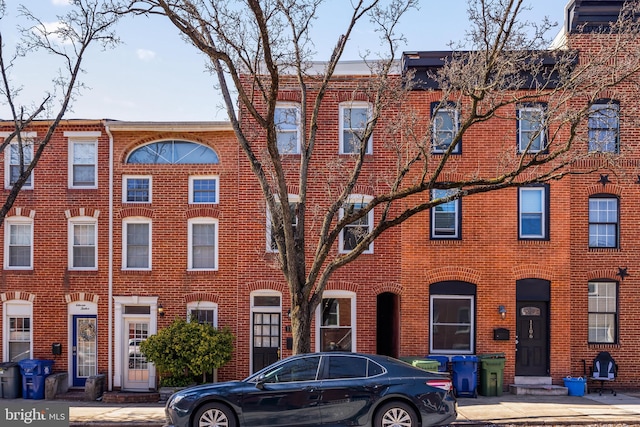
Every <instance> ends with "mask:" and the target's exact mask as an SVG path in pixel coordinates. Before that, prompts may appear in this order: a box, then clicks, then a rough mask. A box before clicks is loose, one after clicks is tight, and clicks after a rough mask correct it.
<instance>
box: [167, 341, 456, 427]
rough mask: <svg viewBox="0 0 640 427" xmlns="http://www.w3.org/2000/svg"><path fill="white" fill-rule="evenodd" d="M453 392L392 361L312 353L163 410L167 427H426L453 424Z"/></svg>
mask: <svg viewBox="0 0 640 427" xmlns="http://www.w3.org/2000/svg"><path fill="white" fill-rule="evenodd" d="M452 390H453V387H452V383H451V380H450V378H449V376H448V375H446V374H441V373H437V372H429V371H425V370H422V369H418V368H415V367H413V366H411V365H409V364H407V363H404V362H401V361H399V360H396V359H393V358H390V357H386V356H376V355H368V354H358V353H342V352H329V353H311V354H301V355H297V356H292V357H289V358H287V359H284V360H281V361H279V362H276V363H274V364H273V365H270V366H268V367H266V368H264V369H262V370H261V371H260V372H257V373H256V374H254V375H252V376H250V377H249V378H247V379H245V380H243V381H232V382H224V383H215V384H205V385H201V386H196V387H190V388H187V389H185V390H182V391H179V392H177V393H175V394H173V395H172V396H171V397H170V398H169V400H168V401H167V405H166V408H165V411H166V415H167V426H168V427H237V426H246V427H261V426H265V427H267V426H269V427H275V426H283V427H284V426H286V427H295V426H373V427H418V426H421V427H425V426H432V425H445V424H449V423H451V422H453V421H454V420H455V419H456V416H457V412H456V409H457V406H456V400H455V397H454V396H453V393H452Z"/></svg>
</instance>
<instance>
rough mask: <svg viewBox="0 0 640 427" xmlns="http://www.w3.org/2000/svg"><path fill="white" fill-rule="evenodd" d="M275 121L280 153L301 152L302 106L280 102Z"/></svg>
mask: <svg viewBox="0 0 640 427" xmlns="http://www.w3.org/2000/svg"><path fill="white" fill-rule="evenodd" d="M274 122H275V126H276V133H277V138H278V141H277V144H278V152H279V153H280V154H300V133H301V129H300V106H299V105H296V104H288V103H278V105H277V106H276V109H275V116H274Z"/></svg>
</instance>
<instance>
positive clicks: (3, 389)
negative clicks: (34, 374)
mask: <svg viewBox="0 0 640 427" xmlns="http://www.w3.org/2000/svg"><path fill="white" fill-rule="evenodd" d="M21 384H22V381H20V366H18V364H17V363H15V362H5V363H0V397H1V398H3V399H17V398H18V397H20V396H21V393H22V392H21V391H20V390H21Z"/></svg>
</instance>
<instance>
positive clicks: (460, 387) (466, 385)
mask: <svg viewBox="0 0 640 427" xmlns="http://www.w3.org/2000/svg"><path fill="white" fill-rule="evenodd" d="M451 370H452V372H453V378H452V379H453V390H454V392H455V395H456V396H458V397H478V380H477V379H478V358H477V357H476V356H453V357H452V358H451Z"/></svg>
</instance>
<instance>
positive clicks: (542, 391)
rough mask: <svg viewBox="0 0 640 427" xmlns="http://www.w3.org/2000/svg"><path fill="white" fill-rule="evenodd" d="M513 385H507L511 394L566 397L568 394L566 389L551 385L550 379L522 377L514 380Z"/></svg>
mask: <svg viewBox="0 0 640 427" xmlns="http://www.w3.org/2000/svg"><path fill="white" fill-rule="evenodd" d="M514 383H515V384H509V392H510V393H511V394H519V395H524V394H529V395H537V396H566V395H567V394H569V389H568V388H567V387H563V386H559V385H553V384H552V383H551V377H522V376H516V377H515V378H514Z"/></svg>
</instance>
